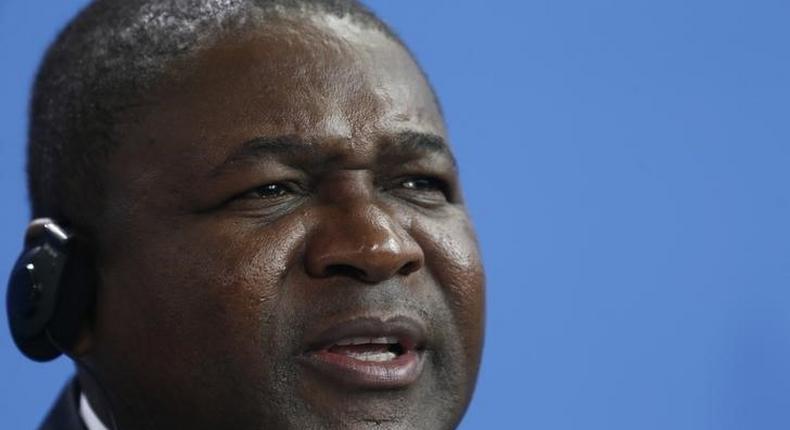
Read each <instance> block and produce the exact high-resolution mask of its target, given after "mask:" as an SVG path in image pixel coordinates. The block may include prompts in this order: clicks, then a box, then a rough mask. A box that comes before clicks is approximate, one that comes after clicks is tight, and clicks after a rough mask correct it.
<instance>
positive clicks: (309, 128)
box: [80, 14, 484, 429]
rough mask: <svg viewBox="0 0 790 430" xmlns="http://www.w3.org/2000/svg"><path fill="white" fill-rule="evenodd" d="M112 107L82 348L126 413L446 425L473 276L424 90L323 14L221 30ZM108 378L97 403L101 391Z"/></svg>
mask: <svg viewBox="0 0 790 430" xmlns="http://www.w3.org/2000/svg"><path fill="white" fill-rule="evenodd" d="M167 72H168V73H167V78H166V79H163V81H162V82H161V83H160V84H159V85H157V86H156V88H154V89H152V90H151V91H150V92H149V93H148V94H147V97H146V101H147V102H146V103H141V104H140V105H139V106H133V107H131V108H129V109H128V110H127V111H126V112H124V113H123V114H122V115H120V117H119V120H118V123H117V125H116V126H115V130H116V132H117V133H116V134H117V135H118V136H120V137H119V145H118V147H117V148H116V149H114V150H113V151H112V153H111V154H110V155H109V157H108V160H107V163H106V167H105V171H106V173H105V175H104V178H103V181H104V187H105V189H106V193H105V196H106V197H104V201H103V202H102V211H101V215H100V216H99V217H98V219H97V221H96V225H95V236H96V237H97V243H96V249H97V252H96V254H97V256H98V257H97V262H96V266H97V269H98V285H99V289H98V297H97V303H96V310H95V321H94V322H93V324H92V325H91V327H90V329H89V330H87V331H86V334H85V339H83V342H82V344H81V345H82V346H81V348H82V349H81V350H80V351H81V352H80V354H81V357H82V359H83V360H84V361H85V363H87V364H89V365H90V366H92V368H93V369H94V371H95V374H96V375H95V376H96V378H97V379H98V380H99V381H101V384H100V385H101V387H99V384H95V383H94V382H92V378H89V377H87V375H82V382H83V385H84V386H85V387H86V389H87V394H88V397H89V399H90V400H91V401H92V402H95V403H96V404H99V405H103V407H101V408H99V409H100V413H99V414H100V416H102V415H103V418H105V419H107V417H108V415H110V414H111V415H112V417H111V420H112V421H115V422H117V423H118V425H119V427H120V428H124V429H134V428H190V429H220V428H223V429H231V428H232V429H261V428H266V429H275V428H276V429H313V428H360V429H361V428H377V429H379V428H393V429H395V428H398V429H450V428H454V427H455V426H456V425H457V423H458V422H459V421H460V419H461V417H462V415H463V413H464V410H465V409H466V406H467V404H468V402H469V401H470V398H471V395H472V391H473V389H474V385H475V379H476V375H477V370H478V366H479V362H480V353H481V346H482V337H483V301H484V300H483V294H484V275H483V269H482V266H481V261H480V255H479V251H478V247H477V243H476V239H475V235H474V232H473V228H472V225H471V223H470V220H469V218H468V216H467V212H466V209H465V206H464V203H463V198H462V193H461V188H460V184H459V179H458V167H457V165H456V162H455V159H454V157H453V155H452V152H451V149H450V147H449V143H448V136H447V131H446V130H445V126H444V120H443V118H442V114H441V112H440V109H439V107H438V105H437V102H436V100H435V97H434V94H433V92H432V90H431V88H430V86H429V84H428V83H427V81H426V79H425V77H424V75H423V74H422V72H421V71H420V69H419V67H418V65H417V64H416V63H415V61H414V60H413V58H412V56H411V55H410V54H409V53H408V52H407V51H406V50H405V49H404V48H403V46H402V45H400V44H399V43H398V42H396V41H395V40H393V38H392V37H391V36H389V35H386V34H384V33H383V32H382V31H379V30H376V29H372V28H365V27H362V26H359V25H357V24H356V23H354V22H353V21H351V20H344V19H341V18H337V17H332V16H329V15H322V14H312V15H305V16H299V15H294V16H293V17H292V18H281V19H278V20H274V21H272V22H269V23H268V24H267V27H266V30H265V31H255V30H250V31H246V32H244V34H234V35H231V36H228V37H225V38H222V39H221V40H219V41H218V42H216V43H213V44H212V45H211V46H209V47H207V48H206V49H202V50H200V51H199V52H198V53H197V54H195V55H191V56H189V57H188V58H186V59H183V60H182V61H179V62H178V63H176V64H173V65H172V66H170V68H169V69H168V71H167ZM103 396H106V397H107V399H102V397H103Z"/></svg>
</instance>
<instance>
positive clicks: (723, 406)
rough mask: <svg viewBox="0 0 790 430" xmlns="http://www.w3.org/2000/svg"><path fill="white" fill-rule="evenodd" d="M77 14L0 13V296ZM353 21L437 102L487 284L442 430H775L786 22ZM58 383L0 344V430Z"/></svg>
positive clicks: (17, 0) (602, 6)
mask: <svg viewBox="0 0 790 430" xmlns="http://www.w3.org/2000/svg"><path fill="white" fill-rule="evenodd" d="M85 3H86V1H85V0H69V1H66V0H57V1H55V0H47V1H44V0H35V1H33V0H0V53H1V54H0V55H2V57H0V65H1V67H0V116H1V117H2V123H0V125H2V127H0V163H2V164H1V165H0V166H1V167H2V168H0V193H2V196H3V204H2V211H0V275H1V276H2V277H3V278H4V279H5V278H6V277H7V274H8V271H9V268H10V266H11V264H12V262H13V260H14V258H15V257H16V254H17V252H18V251H19V245H20V242H21V236H22V232H23V229H24V226H25V223H26V220H27V216H28V211H27V208H26V194H25V190H24V188H25V187H24V175H23V172H24V161H23V145H24V143H25V133H26V130H25V128H26V118H25V114H26V108H27V106H26V104H27V98H28V94H29V88H30V85H31V80H32V77H33V74H34V71H35V68H36V66H37V63H38V61H39V60H40V58H41V55H42V51H43V49H44V48H45V46H46V45H47V44H48V43H49V42H50V41H51V40H52V38H53V37H54V35H55V34H56V31H57V30H58V29H59V28H60V27H61V26H62V25H63V24H64V23H65V21H66V20H67V19H68V18H69V17H70V16H72V15H73V14H74V13H75V12H76V11H77V10H78V9H79V8H80V7H81V6H82V5H84V4H85ZM369 4H370V5H371V6H372V7H373V8H374V9H375V10H376V11H378V12H379V13H380V15H381V16H382V17H383V18H384V19H385V20H387V21H388V22H389V23H391V24H392V25H393V26H394V27H395V28H396V29H397V31H398V32H399V33H400V34H401V35H402V36H403V38H404V39H405V40H406V42H407V43H408V44H409V45H410V46H411V48H412V49H413V50H414V52H415V53H416V55H417V56H418V58H419V59H420V60H421V62H422V64H423V65H424V67H425V68H426V70H427V71H428V73H429V75H430V76H431V78H432V80H433V82H434V84H435V86H436V88H437V90H438V93H439V95H440V97H441V99H442V101H443V104H444V108H445V111H446V114H447V119H448V122H449V125H450V130H451V134H452V137H453V141H454V145H455V147H456V151H457V155H458V158H459V160H460V163H461V167H462V176H463V181H464V184H465V188H466V194H467V198H468V200H469V205H470V208H471V212H472V215H473V217H474V219H475V221H476V224H477V228H478V233H479V235H480V238H481V242H482V246H483V250H484V254H485V263H486V266H487V271H488V280H489V282H488V285H489V290H488V298H489V308H488V317H487V321H488V323H487V329H488V330H487V339H486V348H485V357H484V363H483V368H482V372H481V375H480V380H479V385H478V390H477V392H476V396H475V399H474V401H473V403H472V406H471V408H470V410H469V412H468V414H467V417H466V419H465V421H464V423H463V426H462V428H463V429H464V430H469V429H498V428H503V429H504V428H513V429H540V430H565V429H567V430H571V429H573V430H576V429H582V430H588V429H589V430H598V429H600V430H620V429H622V430H634V429H639V430H650V429H656V430H667V429H673V430H683V429H688V430H700V429H717V430H718V429H723V430H735V429H737V430H771V429H777V430H778V429H783V430H784V429H787V428H790V227H789V225H790V191H789V187H790V45H789V44H788V43H789V42H790V24H788V22H790V2H788V1H786V0H783V1H778V0H777V1H770V0H748V1H747V0H738V1H733V0H717V1H712V0H710V1H709V0H697V1H691V0H683V1H680V0H660V1H659V0H650V1H647V0H599V1H592V0H524V1H515V0H514V1H504V0H500V1H496V2H494V1H492V2H482V1H459V0H454V1H450V0H444V1H440V0H432V1H427V0H423V1H417V0H410V1H403V0H399V1H395V0H377V1H369ZM70 372H71V366H70V364H69V363H68V361H67V360H65V359H60V360H59V361H57V362H55V363H51V364H43V365H42V364H35V363H32V362H28V361H26V360H24V359H23V358H22V356H21V355H19V354H18V353H17V352H16V351H15V350H14V349H13V347H12V344H11V341H10V338H9V336H8V334H7V326H6V322H5V319H3V321H2V323H0V376H2V380H0V417H2V418H0V427H2V428H8V429H12V428H13V429H16V428H20V429H25V428H33V427H34V425H35V424H36V423H38V421H39V420H40V418H41V417H42V415H43V413H44V412H45V410H46V409H47V408H48V407H49V405H50V403H51V401H52V400H53V398H54V397H55V395H56V392H57V391H58V390H59V389H60V387H61V384H62V383H63V381H64V380H65V379H66V378H67V377H68V375H69V374H70Z"/></svg>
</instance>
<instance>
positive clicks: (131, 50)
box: [27, 0, 408, 228]
mask: <svg viewBox="0 0 790 430" xmlns="http://www.w3.org/2000/svg"><path fill="white" fill-rule="evenodd" d="M294 12H297V13H303V14H315V13H319V14H329V15H334V16H338V17H341V18H349V19H351V20H353V21H354V22H355V23H356V24H358V25H360V26H363V27H364V28H373V29H376V30H379V31H382V32H383V33H385V34H386V35H388V36H389V37H391V38H392V39H393V40H395V41H396V42H398V43H399V44H400V45H401V46H403V47H404V49H407V48H406V46H405V45H404V44H403V43H402V42H401V41H400V39H398V37H397V36H396V35H395V34H394V32H393V31H392V30H391V29H390V28H389V27H388V26H387V25H386V24H385V23H383V22H382V21H381V20H380V19H379V18H378V17H376V15H375V14H374V13H373V12H371V11H370V10H369V9H368V8H366V7H365V6H364V5H362V4H361V3H359V2H358V1H357V0H95V1H93V2H92V3H90V4H89V5H88V6H87V7H86V8H85V9H83V10H82V11H81V12H80V13H79V14H78V15H77V16H76V17H75V18H74V19H73V20H72V21H71V22H70V23H69V24H68V25H67V26H66V27H65V28H64V29H63V30H62V31H61V33H60V34H59V36H58V37H57V39H56V40H55V42H54V43H53V44H52V45H51V46H50V48H49V49H48V51H47V53H46V55H45V57H44V60H43V62H42V64H41V66H40V68H39V71H38V74H37V76H36V80H35V84H34V87H33V94H32V99H31V105H30V124H29V135H28V164H27V175H28V187H29V191H30V203H31V211H32V216H33V217H44V216H46V217H51V218H55V219H57V220H60V221H61V222H64V223H70V224H72V225H75V224H76V225H77V226H78V227H82V228H87V227H89V226H90V224H91V223H92V219H93V218H94V216H96V215H97V214H98V213H99V212H100V202H101V200H102V199H103V192H104V190H103V187H102V182H103V181H102V177H103V176H104V174H106V172H104V171H103V167H104V164H105V163H104V161H105V160H106V156H107V155H108V153H109V152H110V151H111V150H112V147H113V146H114V145H113V142H115V141H117V140H116V136H115V134H114V131H115V130H114V129H115V125H116V123H115V121H116V119H117V118H118V116H119V114H121V113H122V112H124V111H126V110H127V109H128V108H130V107H132V106H134V105H135V104H139V103H140V102H141V97H143V96H144V95H145V94H146V91H147V90H150V89H151V88H152V87H153V85H155V84H156V83H157V81H158V80H159V79H161V78H162V76H163V73H164V72H165V69H166V68H167V67H168V66H169V65H171V64H172V63H173V62H174V61H177V60H178V59H180V58H183V57H185V56H188V55H190V54H193V53H195V52H196V51H197V50H199V49H200V48H201V47H204V46H207V45H210V44H211V42H212V41H215V40H217V39H218V38H220V37H222V36H223V35H226V34H228V33H229V32H233V31H240V30H244V29H247V28H248V27H259V26H261V25H262V24H264V22H265V21H266V19H268V18H270V17H273V16H275V17H276V16H282V15H284V14H288V13H291V14H292V13H294ZM407 52H408V49H407Z"/></svg>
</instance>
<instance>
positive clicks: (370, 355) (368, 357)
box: [347, 352, 397, 362]
mask: <svg viewBox="0 0 790 430" xmlns="http://www.w3.org/2000/svg"><path fill="white" fill-rule="evenodd" d="M347 355H348V356H349V357H351V358H353V359H355V360H360V361H375V362H380V361H389V360H393V359H395V357H397V355H395V354H394V353H392V352H363V353H348V354H347Z"/></svg>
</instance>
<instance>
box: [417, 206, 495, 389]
mask: <svg viewBox="0 0 790 430" xmlns="http://www.w3.org/2000/svg"><path fill="white" fill-rule="evenodd" d="M459 212H460V211H459ZM412 235H413V236H414V238H415V239H416V240H417V241H418V242H419V244H420V246H421V247H422V249H423V252H424V253H425V263H426V266H427V269H428V270H429V271H430V273H431V274H432V275H433V276H434V277H435V278H436V280H437V281H438V283H439V286H440V288H441V289H442V293H443V295H444V299H445V301H446V303H447V306H448V308H449V309H450V311H451V313H452V318H453V319H454V321H453V322H454V323H455V326H456V327H458V330H459V333H457V334H458V335H459V336H460V337H461V339H462V343H463V353H464V354H465V355H466V363H467V364H468V365H470V366H471V367H472V369H471V370H472V371H471V372H470V374H472V375H473V376H474V374H475V373H476V368H477V365H478V362H479V360H480V353H481V348H482V342H483V328H484V310H485V274H484V271H483V266H482V263H481V257H480V251H479V248H478V244H477V239H476V237H475V233H474V230H473V228H472V225H471V223H470V222H469V219H468V217H467V216H466V214H463V215H461V213H459V214H458V216H456V217H453V218H451V219H449V220H448V219H446V218H445V219H436V220H434V219H420V220H416V221H414V222H413V223H412Z"/></svg>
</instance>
